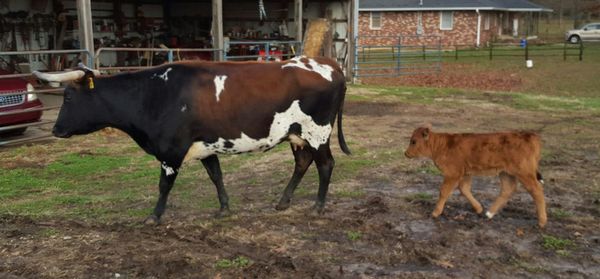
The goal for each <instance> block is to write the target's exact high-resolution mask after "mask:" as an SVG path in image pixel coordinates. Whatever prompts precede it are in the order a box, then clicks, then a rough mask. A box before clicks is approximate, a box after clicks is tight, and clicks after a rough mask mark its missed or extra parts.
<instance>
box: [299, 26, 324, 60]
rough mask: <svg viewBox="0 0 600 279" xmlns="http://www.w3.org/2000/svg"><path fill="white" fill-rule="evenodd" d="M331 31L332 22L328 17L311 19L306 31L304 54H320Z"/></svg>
mask: <svg viewBox="0 0 600 279" xmlns="http://www.w3.org/2000/svg"><path fill="white" fill-rule="evenodd" d="M329 32H331V24H330V23H329V21H328V20H327V19H325V18H318V19H311V20H310V21H309V22H308V26H307V28H306V33H304V48H303V51H302V54H304V55H306V56H308V57H314V56H320V55H321V50H322V49H323V46H324V45H325V39H326V38H328V36H327V34H328V33H329Z"/></svg>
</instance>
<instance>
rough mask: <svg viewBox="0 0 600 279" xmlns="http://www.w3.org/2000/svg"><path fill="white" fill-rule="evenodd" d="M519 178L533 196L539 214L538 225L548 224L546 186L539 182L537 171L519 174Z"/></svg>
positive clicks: (541, 226)
mask: <svg viewBox="0 0 600 279" xmlns="http://www.w3.org/2000/svg"><path fill="white" fill-rule="evenodd" d="M518 178H519V180H520V181H521V183H522V184H523V187H525V189H527V192H529V194H530V195H531V197H532V198H533V201H534V202H535V206H536V209H537V215H538V225H539V226H540V228H543V227H544V226H546V222H547V221H548V217H547V216H546V201H545V200H544V188H543V187H542V185H541V184H540V183H539V182H538V180H537V177H536V174H535V172H534V173H531V174H526V175H519V176H518Z"/></svg>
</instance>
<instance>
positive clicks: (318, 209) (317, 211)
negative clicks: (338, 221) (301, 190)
mask: <svg viewBox="0 0 600 279" xmlns="http://www.w3.org/2000/svg"><path fill="white" fill-rule="evenodd" d="M310 212H311V214H312V215H316V216H318V215H323V214H324V213H325V205H323V204H320V203H316V204H315V205H313V206H312V207H311V208H310Z"/></svg>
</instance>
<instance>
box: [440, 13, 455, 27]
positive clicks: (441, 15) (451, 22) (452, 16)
mask: <svg viewBox="0 0 600 279" xmlns="http://www.w3.org/2000/svg"><path fill="white" fill-rule="evenodd" d="M444 13H450V16H451V17H450V18H451V19H452V20H451V21H450V28H444V27H443V26H442V24H443V22H444V21H443V20H442V17H443V15H444ZM453 28H454V11H440V30H452V29H453Z"/></svg>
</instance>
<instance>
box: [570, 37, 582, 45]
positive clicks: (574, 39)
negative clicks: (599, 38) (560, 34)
mask: <svg viewBox="0 0 600 279" xmlns="http://www.w3.org/2000/svg"><path fill="white" fill-rule="evenodd" d="M579 40H581V38H579V36H577V35H573V36H571V37H569V43H572V44H578V43H579Z"/></svg>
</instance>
